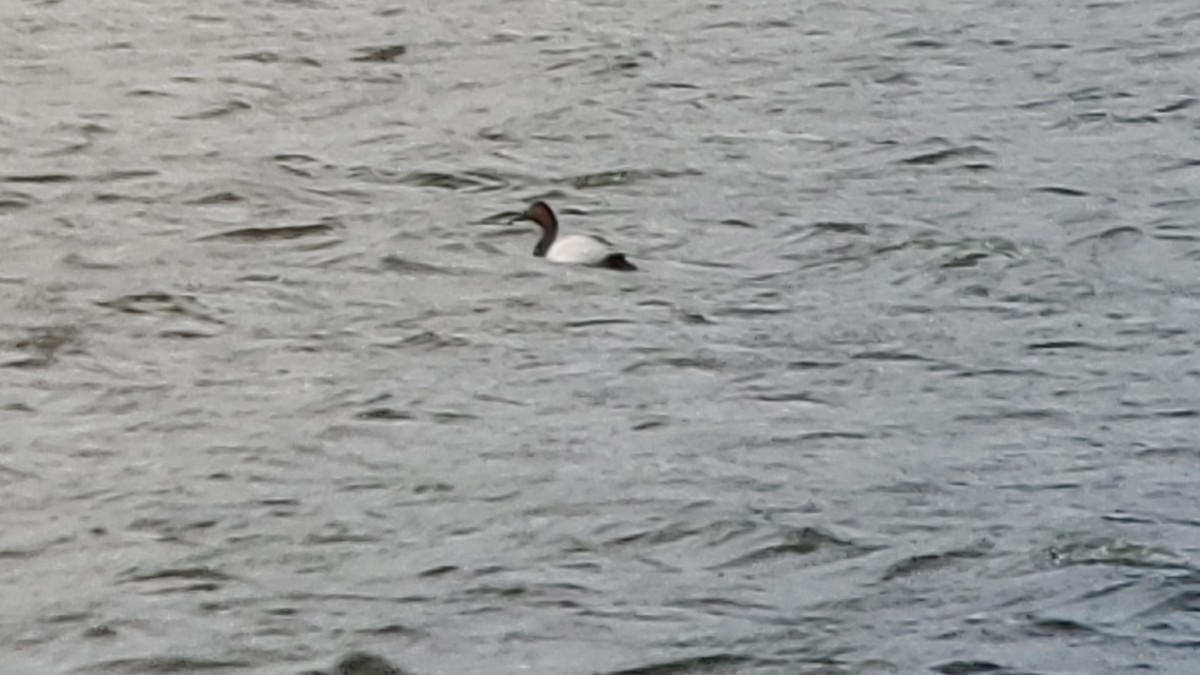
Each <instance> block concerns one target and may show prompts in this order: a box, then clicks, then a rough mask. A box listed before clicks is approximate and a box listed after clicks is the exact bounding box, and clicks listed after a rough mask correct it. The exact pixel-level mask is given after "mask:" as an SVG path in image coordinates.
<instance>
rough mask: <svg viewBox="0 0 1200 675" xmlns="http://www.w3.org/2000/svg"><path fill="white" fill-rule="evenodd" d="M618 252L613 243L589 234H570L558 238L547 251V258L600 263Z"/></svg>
mask: <svg viewBox="0 0 1200 675" xmlns="http://www.w3.org/2000/svg"><path fill="white" fill-rule="evenodd" d="M613 253H616V251H614V250H613V247H612V245H610V244H609V243H608V242H606V241H604V240H603V239H600V238H599V237H593V236H591V235H588V234H569V235H567V236H565V237H562V238H559V239H556V240H555V241H554V243H553V244H551V245H550V249H549V250H547V251H546V260H549V261H550V262H554V263H564V264H568V265H599V264H601V263H603V262H604V261H605V260H607V259H608V257H609V256H610V255H612V254H613Z"/></svg>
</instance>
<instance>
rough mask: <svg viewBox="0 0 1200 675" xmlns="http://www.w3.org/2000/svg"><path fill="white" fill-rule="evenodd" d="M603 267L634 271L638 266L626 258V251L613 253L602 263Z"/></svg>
mask: <svg viewBox="0 0 1200 675" xmlns="http://www.w3.org/2000/svg"><path fill="white" fill-rule="evenodd" d="M600 266H601V267H607V268H608V269H610V270H621V271H622V272H632V271H634V270H636V269H637V266H636V265H634V264H633V263H631V262H629V261H628V260H626V259H625V254H624V253H613V254H611V255H609V256H608V257H607V258H605V259H604V262H602V263H600Z"/></svg>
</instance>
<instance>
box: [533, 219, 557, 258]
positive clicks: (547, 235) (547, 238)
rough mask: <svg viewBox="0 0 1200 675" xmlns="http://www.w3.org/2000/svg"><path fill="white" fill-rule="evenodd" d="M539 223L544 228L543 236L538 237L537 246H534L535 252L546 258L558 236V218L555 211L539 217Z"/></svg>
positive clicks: (536, 254)
mask: <svg viewBox="0 0 1200 675" xmlns="http://www.w3.org/2000/svg"><path fill="white" fill-rule="evenodd" d="M537 224H538V225H540V226H541V228H542V238H541V239H538V243H537V246H534V247H533V254H534V255H535V256H537V257H539V258H545V257H546V252H547V251H549V250H550V247H551V246H553V245H554V240H555V239H556V238H557V237H558V219H557V218H555V217H554V214H553V213H547V214H545V217H543V218H539V219H538V221H537Z"/></svg>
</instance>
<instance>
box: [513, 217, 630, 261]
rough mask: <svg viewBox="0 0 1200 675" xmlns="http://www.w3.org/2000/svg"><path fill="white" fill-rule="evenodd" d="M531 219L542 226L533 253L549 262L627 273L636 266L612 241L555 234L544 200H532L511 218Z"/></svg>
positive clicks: (555, 225) (593, 237)
mask: <svg viewBox="0 0 1200 675" xmlns="http://www.w3.org/2000/svg"><path fill="white" fill-rule="evenodd" d="M519 220H532V221H533V222H535V223H537V226H538V227H540V228H542V238H541V239H539V240H538V243H537V246H534V247H533V254H534V255H535V256H537V257H539V258H545V259H546V260H549V261H550V262H556V263H567V264H574V265H589V266H591V267H605V268H608V269H612V270H621V271H623V272H631V271H633V270H636V269H637V267H635V266H634V264H633V263H631V262H629V261H628V260H626V259H625V254H624V253H618V252H616V251H614V250H613V246H612V244H610V243H609V242H607V241H605V240H604V239H601V238H600V237H597V236H596V235H594V234H569V235H567V236H565V237H559V236H558V218H557V217H556V216H555V215H554V211H552V210H551V209H550V206H549V205H548V204H546V202H534V203H533V205H532V206H530V207H529V208H528V209H527V210H526V211H525V213H522V214H521V215H519V216H517V217H516V218H514V219H513V222H516V221H519Z"/></svg>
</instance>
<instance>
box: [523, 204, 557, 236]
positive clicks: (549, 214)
mask: <svg viewBox="0 0 1200 675" xmlns="http://www.w3.org/2000/svg"><path fill="white" fill-rule="evenodd" d="M513 220H531V221H533V222H535V223H537V225H538V227H540V228H542V229H543V230H545V231H546V232H554V231H555V230H557V229H558V218H556V217H555V216H554V211H552V210H551V209H550V205H549V204H547V203H546V202H540V201H539V202H534V203H533V204H532V205H531V206H530V207H529V208H528V209H526V210H525V212H524V213H522V214H521V215H519V216H517V217H516V218H514V219H513Z"/></svg>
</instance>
